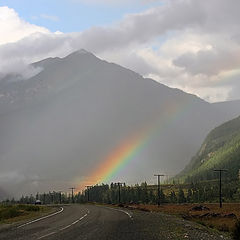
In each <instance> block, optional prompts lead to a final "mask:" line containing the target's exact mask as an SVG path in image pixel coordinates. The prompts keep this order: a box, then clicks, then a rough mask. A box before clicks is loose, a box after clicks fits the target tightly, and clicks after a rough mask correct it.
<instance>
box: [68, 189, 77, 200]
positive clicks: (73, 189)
mask: <svg viewBox="0 0 240 240" xmlns="http://www.w3.org/2000/svg"><path fill="white" fill-rule="evenodd" d="M69 189H71V190H72V203H73V202H74V201H73V191H74V189H76V188H75V187H71V188H69Z"/></svg>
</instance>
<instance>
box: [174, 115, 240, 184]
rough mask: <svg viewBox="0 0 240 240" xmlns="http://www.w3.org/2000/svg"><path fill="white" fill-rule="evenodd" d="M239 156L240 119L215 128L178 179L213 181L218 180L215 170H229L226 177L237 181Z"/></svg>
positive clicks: (239, 166) (239, 164) (239, 167)
mask: <svg viewBox="0 0 240 240" xmlns="http://www.w3.org/2000/svg"><path fill="white" fill-rule="evenodd" d="M239 154H240V117H238V118H235V119H233V120H231V121H228V122H226V123H224V124H222V125H220V126H218V127H216V128H214V129H213V130H212V131H211V132H210V133H209V134H208V135H207V137H206V139H205V140H204V142H203V144H202V146H201V148H200V149H199V151H198V152H197V154H196V155H195V156H194V157H193V158H192V160H191V161H190V163H189V164H188V165H187V166H186V167H185V169H184V170H183V171H182V172H181V173H180V174H179V175H178V178H180V179H181V180H183V181H186V182H195V181H201V180H212V179H216V178H218V174H216V173H215V172H214V171H213V170H214V169H227V170H228V171H227V172H226V173H224V175H225V176H227V177H228V179H229V180H237V179H238V177H239V175H238V174H239V169H240V161H239Z"/></svg>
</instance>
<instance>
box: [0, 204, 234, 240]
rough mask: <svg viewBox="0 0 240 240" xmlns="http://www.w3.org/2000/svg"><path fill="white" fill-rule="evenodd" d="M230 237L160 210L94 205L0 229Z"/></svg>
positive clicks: (151, 239) (62, 239)
mask: <svg viewBox="0 0 240 240" xmlns="http://www.w3.org/2000/svg"><path fill="white" fill-rule="evenodd" d="M32 239H36V240H37V239H43V240H45V239H46V240H48V239H49V240H155V239H156V240H158V239H161V240H165V239H166V240H167V239H174V240H178V239H193V240H200V239H202V240H218V239H221V240H223V239H229V238H227V237H224V236H222V235H220V234H219V233H214V232H210V230H208V229H206V228H204V227H203V226H200V225H197V224H195V223H191V222H188V221H185V220H182V219H179V218H176V217H173V216H168V215H164V214H161V213H149V212H141V211H133V212H131V211H129V210H125V209H118V208H117V209H116V208H108V207H104V206H93V205H77V204H76V205H71V206H63V208H60V209H59V211H58V213H57V214H55V215H51V216H49V217H46V218H42V219H37V220H36V221H32V222H27V224H26V223H25V224H19V225H15V226H13V227H11V228H9V229H5V230H2V231H0V240H32Z"/></svg>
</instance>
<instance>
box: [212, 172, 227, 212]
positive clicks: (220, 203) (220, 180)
mask: <svg viewBox="0 0 240 240" xmlns="http://www.w3.org/2000/svg"><path fill="white" fill-rule="evenodd" d="M213 171H214V172H219V207H220V208H222V173H223V172H227V169H214V170H213Z"/></svg>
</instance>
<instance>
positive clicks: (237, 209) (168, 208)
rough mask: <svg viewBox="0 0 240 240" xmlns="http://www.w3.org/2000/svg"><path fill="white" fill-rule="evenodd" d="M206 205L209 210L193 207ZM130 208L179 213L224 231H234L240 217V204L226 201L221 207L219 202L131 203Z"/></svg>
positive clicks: (183, 216) (191, 219) (181, 215)
mask: <svg viewBox="0 0 240 240" xmlns="http://www.w3.org/2000/svg"><path fill="white" fill-rule="evenodd" d="M199 205H202V206H205V207H207V208H209V210H207V209H205V210H201V211H195V210H193V207H196V206H199ZM127 207H128V208H130V209H131V208H132V209H139V210H143V211H152V212H162V213H166V214H172V215H177V216H179V217H182V218H184V219H187V220H190V221H194V222H197V223H200V224H202V225H204V226H206V227H209V228H212V229H217V230H218V231H222V232H229V233H232V232H233V231H234V229H235V225H236V223H237V222H238V219H240V204H238V203H229V204H227V203H225V204H224V205H223V208H221V209H220V208H219V205H218V204H215V203H213V204H209V203H206V204H164V205H161V206H160V207H158V206H157V205H144V204H139V205H129V206H127Z"/></svg>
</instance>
